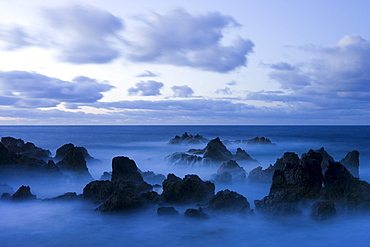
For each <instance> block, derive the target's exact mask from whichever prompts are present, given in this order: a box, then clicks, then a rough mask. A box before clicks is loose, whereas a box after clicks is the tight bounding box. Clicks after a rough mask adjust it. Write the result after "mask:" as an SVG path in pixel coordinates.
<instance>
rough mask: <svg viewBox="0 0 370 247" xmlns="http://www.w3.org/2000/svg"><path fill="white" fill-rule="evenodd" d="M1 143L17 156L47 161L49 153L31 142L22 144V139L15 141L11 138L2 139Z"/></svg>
mask: <svg viewBox="0 0 370 247" xmlns="http://www.w3.org/2000/svg"><path fill="white" fill-rule="evenodd" d="M1 142H2V143H3V144H4V146H5V147H6V148H7V149H8V150H9V151H12V152H14V153H16V154H19V155H26V156H28V157H30V158H35V159H40V160H48V159H50V156H51V152H50V151H49V150H45V149H42V148H39V147H36V146H35V144H33V143H31V142H27V143H24V141H23V140H22V139H15V138H13V137H2V138H1Z"/></svg>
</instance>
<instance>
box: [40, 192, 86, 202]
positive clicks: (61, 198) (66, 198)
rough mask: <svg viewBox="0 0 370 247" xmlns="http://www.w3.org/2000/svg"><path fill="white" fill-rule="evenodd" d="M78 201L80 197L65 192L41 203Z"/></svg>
mask: <svg viewBox="0 0 370 247" xmlns="http://www.w3.org/2000/svg"><path fill="white" fill-rule="evenodd" d="M80 199H81V195H77V193H76V192H67V193H64V194H63V195H60V196H57V197H53V198H50V199H44V200H43V201H76V200H80Z"/></svg>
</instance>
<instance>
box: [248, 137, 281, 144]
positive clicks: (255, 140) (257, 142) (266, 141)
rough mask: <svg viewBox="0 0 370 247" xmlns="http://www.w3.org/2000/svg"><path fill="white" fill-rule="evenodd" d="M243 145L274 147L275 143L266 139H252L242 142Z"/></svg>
mask: <svg viewBox="0 0 370 247" xmlns="http://www.w3.org/2000/svg"><path fill="white" fill-rule="evenodd" d="M242 142H243V143H247V144H269V145H275V143H272V142H271V140H270V139H268V138H266V137H254V138H252V139H249V140H243V141H242Z"/></svg>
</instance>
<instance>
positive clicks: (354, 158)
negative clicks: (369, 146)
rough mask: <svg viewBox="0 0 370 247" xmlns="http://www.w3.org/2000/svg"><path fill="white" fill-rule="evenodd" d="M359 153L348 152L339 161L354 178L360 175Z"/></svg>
mask: <svg viewBox="0 0 370 247" xmlns="http://www.w3.org/2000/svg"><path fill="white" fill-rule="evenodd" d="M359 156H360V153H359V152H358V151H352V152H349V153H348V154H347V155H346V157H344V158H343V159H342V160H341V161H340V163H341V164H342V165H344V166H345V167H346V168H347V170H348V171H349V172H350V173H351V174H352V175H353V176H354V177H356V178H359V177H360V174H359V166H360V160H359Z"/></svg>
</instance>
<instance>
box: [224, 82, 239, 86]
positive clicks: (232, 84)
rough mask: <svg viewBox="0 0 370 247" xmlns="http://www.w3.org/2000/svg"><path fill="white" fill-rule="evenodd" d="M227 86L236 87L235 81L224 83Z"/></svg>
mask: <svg viewBox="0 0 370 247" xmlns="http://www.w3.org/2000/svg"><path fill="white" fill-rule="evenodd" d="M226 84H227V85H229V86H235V85H237V84H238V83H237V82H236V81H230V82H228V83H226Z"/></svg>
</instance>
